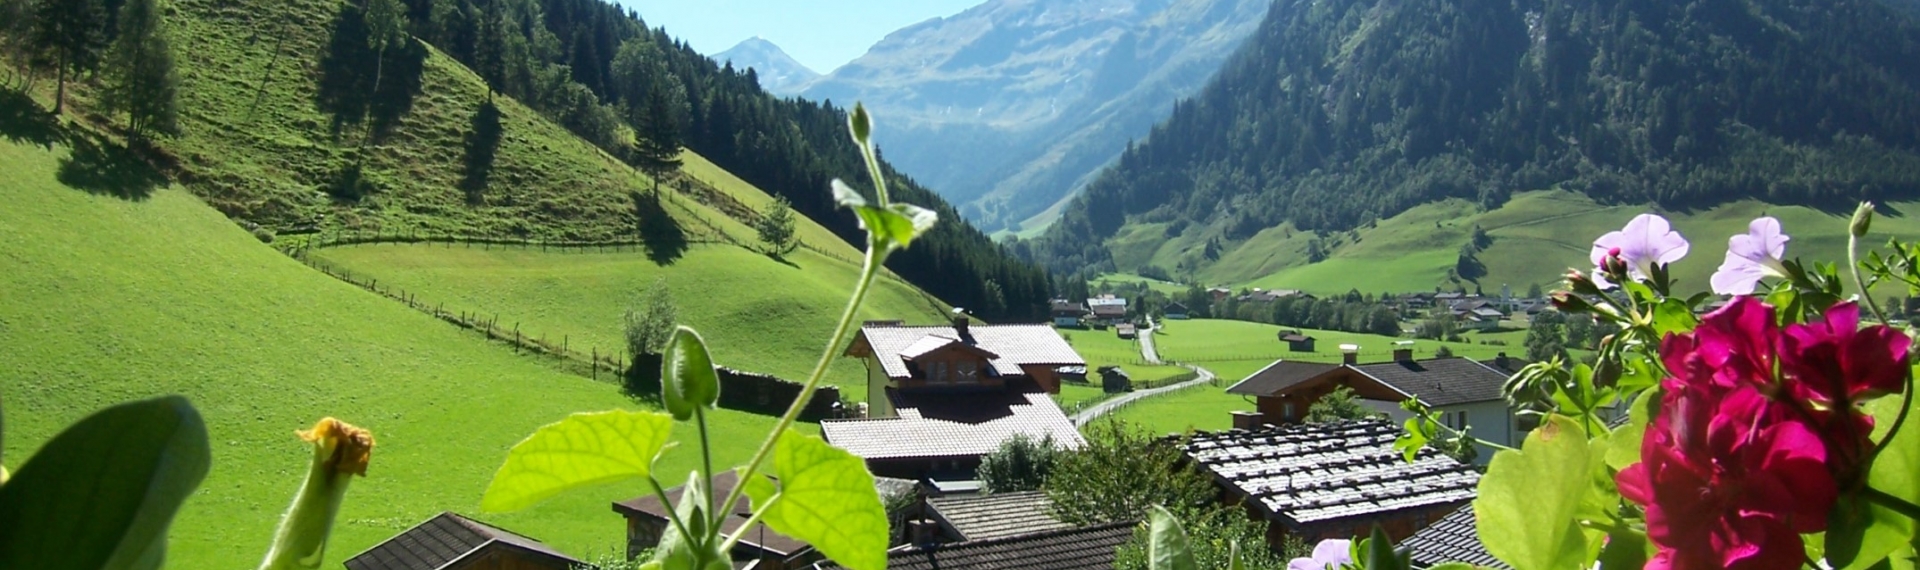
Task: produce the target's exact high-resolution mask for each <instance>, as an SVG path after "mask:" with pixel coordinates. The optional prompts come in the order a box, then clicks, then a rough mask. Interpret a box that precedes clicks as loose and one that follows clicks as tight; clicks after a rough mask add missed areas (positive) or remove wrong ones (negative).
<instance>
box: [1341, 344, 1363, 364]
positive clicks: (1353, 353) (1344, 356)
mask: <svg viewBox="0 0 1920 570" xmlns="http://www.w3.org/2000/svg"><path fill="white" fill-rule="evenodd" d="M1340 361H1341V362H1343V363H1346V364H1359V363H1360V345H1357V344H1343V345H1340Z"/></svg>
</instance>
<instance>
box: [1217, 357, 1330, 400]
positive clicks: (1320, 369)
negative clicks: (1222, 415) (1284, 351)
mask: <svg viewBox="0 0 1920 570" xmlns="http://www.w3.org/2000/svg"><path fill="white" fill-rule="evenodd" d="M1335 368H1339V366H1338V365H1334V364H1321V363H1318V362H1295V361H1289V360H1275V361H1273V364H1268V365H1267V367H1266V368H1262V369H1260V371H1259V372H1255V373H1253V374H1252V375H1249V376H1247V377H1246V379H1244V380H1241V381H1239V382H1238V383H1235V384H1234V385H1232V386H1228V387H1227V393H1228V394H1241V395H1246V396H1272V395H1275V394H1279V393H1280V392H1281V391H1283V390H1286V389H1287V388H1291V387H1293V385H1294V384H1299V383H1300V382H1302V381H1305V380H1307V379H1309V378H1313V377H1315V376H1319V375H1321V374H1325V373H1327V372H1328V371H1331V370H1333V369H1335Z"/></svg>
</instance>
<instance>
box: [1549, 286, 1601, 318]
mask: <svg viewBox="0 0 1920 570" xmlns="http://www.w3.org/2000/svg"><path fill="white" fill-rule="evenodd" d="M1587 284H1588V285H1592V284H1593V282H1592V281H1588V282H1587ZM1552 302H1553V308H1554V309H1556V310H1559V311H1560V312H1562V313H1591V312H1593V303H1592V302H1590V301H1587V298H1586V297H1582V296H1580V295H1577V294H1575V293H1574V292H1572V291H1554V292H1553V295H1552Z"/></svg>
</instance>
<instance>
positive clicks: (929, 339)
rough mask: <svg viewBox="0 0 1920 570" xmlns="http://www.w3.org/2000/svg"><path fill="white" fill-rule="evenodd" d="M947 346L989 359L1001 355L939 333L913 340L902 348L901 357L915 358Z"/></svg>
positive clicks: (905, 358)
mask: <svg viewBox="0 0 1920 570" xmlns="http://www.w3.org/2000/svg"><path fill="white" fill-rule="evenodd" d="M947 347H956V348H959V349H960V350H964V351H967V352H971V353H974V354H977V355H979V356H980V357H981V358H985V359H987V360H993V359H995V358H1000V355H998V354H994V352H993V351H991V350H987V349H984V348H980V347H978V346H974V345H971V344H967V343H964V342H960V339H957V338H949V337H944V336H940V335H937V334H930V335H927V336H925V337H921V338H920V340H916V341H913V344H909V345H907V347H906V348H902V349H900V358H901V359H904V360H913V359H915V358H919V357H922V356H926V355H928V354H931V353H933V352H935V351H938V350H940V349H943V348H947Z"/></svg>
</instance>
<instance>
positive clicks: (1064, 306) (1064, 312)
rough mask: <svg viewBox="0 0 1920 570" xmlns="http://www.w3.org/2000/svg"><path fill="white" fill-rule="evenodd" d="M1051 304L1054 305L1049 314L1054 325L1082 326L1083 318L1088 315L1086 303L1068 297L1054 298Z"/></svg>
mask: <svg viewBox="0 0 1920 570" xmlns="http://www.w3.org/2000/svg"><path fill="white" fill-rule="evenodd" d="M1051 304H1052V306H1053V307H1052V310H1051V311H1049V314H1050V315H1051V318H1052V319H1053V326H1056V327H1066V328H1080V327H1081V326H1082V324H1081V319H1084V318H1086V317H1087V306H1086V304H1084V303H1079V302H1076V301H1068V300H1066V299H1054V300H1053V302H1052V303H1051Z"/></svg>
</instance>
